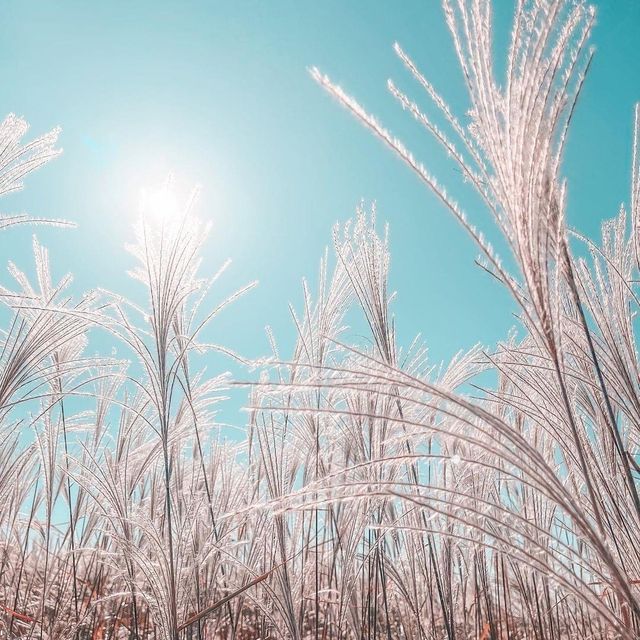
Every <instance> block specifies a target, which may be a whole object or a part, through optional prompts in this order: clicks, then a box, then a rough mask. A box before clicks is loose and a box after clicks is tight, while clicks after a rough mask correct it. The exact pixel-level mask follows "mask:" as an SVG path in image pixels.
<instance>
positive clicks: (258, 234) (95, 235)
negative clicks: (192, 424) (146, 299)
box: [0, 0, 640, 368]
mask: <svg viewBox="0 0 640 640" xmlns="http://www.w3.org/2000/svg"><path fill="white" fill-rule="evenodd" d="M496 4H497V5H498V15H497V21H498V29H499V30H501V31H500V33H501V34H502V39H503V40H504V36H506V29H507V25H508V21H509V19H510V11H511V5H512V3H511V2H509V1H508V0H499V1H498V2H496ZM596 5H597V6H598V25H597V27H596V29H595V32H594V37H593V43H594V44H595V45H596V47H597V52H596V57H595V61H594V64H593V66H592V69H591V73H590V76H589V78H588V81H587V84H586V87H585V90H584V93H583V95H582V99H581V104H580V106H579V108H578V111H577V113H576V115H575V120H574V125H573V130H572V133H571V138H570V144H569V146H568V155H567V161H566V166H565V173H566V175H568V177H569V179H570V197H569V219H570V222H571V224H573V225H575V226H577V227H578V228H579V229H581V230H582V231H584V232H586V233H588V234H592V235H593V234H595V233H597V229H598V226H599V222H600V221H601V220H602V219H603V218H605V217H610V216H612V215H614V214H615V213H616V211H617V208H618V206H619V203H620V202H621V201H623V200H625V201H626V200H627V199H628V192H629V173H630V145H631V130H632V112H633V105H634V102H635V101H637V100H639V99H640V48H638V46H637V42H638V41H640V2H638V1H637V0H616V1H615V2H614V1H605V0H601V1H600V2H596ZM396 40H397V41H399V42H400V43H401V44H402V46H403V47H404V48H405V50H406V51H408V52H409V53H410V54H411V55H412V56H413V58H414V59H415V61H416V62H417V63H418V65H419V66H420V68H421V69H422V71H423V72H424V73H425V74H426V75H427V76H428V77H429V78H430V79H431V80H432V81H433V83H434V84H435V85H436V87H437V88H438V89H439V90H440V91H441V93H442V94H443V95H444V96H445V97H446V98H447V99H448V100H449V101H450V103H451V105H452V107H453V108H454V110H457V111H458V112H461V111H463V110H464V109H465V107H466V102H465V97H464V92H463V90H462V80H461V77H460V73H459V70H458V67H457V64H456V62H455V59H454V53H453V50H452V46H451V44H450V41H449V36H448V32H447V30H446V27H445V24H444V20H443V16H442V12H441V8H440V3H439V2H437V1H436V0H429V1H425V0H422V1H416V0H404V1H403V2H390V1H388V2H387V1H385V2H383V1H375V2H371V1H363V0H350V1H347V0H343V1H341V2H339V1H337V0H326V1H323V2H311V1H295V2H294V1H292V0H286V1H285V0H274V1H270V2H267V1H264V2H257V1H251V2H249V1H244V2H242V1H241V2H215V1H212V0H210V1H207V2H193V1H190V0H183V1H180V2H178V1H175V2H167V1H164V0H148V1H142V0H140V1H137V2H124V1H122V0H110V1H108V2H106V1H105V2H86V1H72V0H59V1H58V2H44V1H42V2H31V1H27V0H22V1H17V0H16V1H11V0H8V1H6V2H3V3H2V4H0V65H1V73H2V76H1V77H2V88H1V89H0V95H1V109H2V110H3V111H4V112H9V111H13V112H15V113H17V114H19V115H24V116H25V117H26V118H27V119H28V120H29V121H30V122H31V123H32V129H31V132H30V135H35V134H40V133H43V132H45V131H47V130H49V129H50V128H51V127H53V126H54V125H58V124H59V125H61V126H62V127H63V133H62V137H61V146H62V147H63V148H64V154H63V156H62V157H60V158H59V159H57V160H56V161H54V163H52V164H50V165H49V166H47V167H45V168H44V169H42V170H41V171H39V172H38V174H37V175H34V176H32V177H31V178H30V179H29V180H28V183H27V188H26V190H25V191H24V192H23V193H21V194H18V195H15V196H11V197H9V198H5V199H4V200H3V201H2V202H1V203H0V209H1V210H2V211H5V212H15V211H18V210H26V211H28V212H30V213H32V214H35V215H44V216H52V217H63V218H67V219H71V220H73V221H75V222H76V223H77V224H78V229H76V230H72V231H63V230H56V229H46V228H39V229H37V230H36V231H37V234H38V237H39V238H40V240H41V241H42V242H43V243H44V244H45V245H47V246H48V247H49V248H50V252H51V258H52V262H53V266H54V273H56V274H57V275H62V274H64V273H66V272H67V271H72V272H74V273H75V274H76V286H77V287H78V290H83V289H88V288H92V287H96V286H100V287H106V288H109V289H112V290H116V291H118V292H121V293H125V294H128V293H132V294H133V295H136V294H137V289H135V288H133V287H132V285H131V283H130V282H129V280H128V278H127V276H126V274H125V271H126V269H127V268H128V267H129V266H131V259H130V257H129V255H128V254H127V253H126V252H125V250H124V248H123V245H124V244H125V242H127V241H128V240H130V238H131V223H132V222H133V220H134V218H135V211H136V206H137V200H138V192H139V188H140V187H141V186H144V185H149V184H154V183H158V182H160V181H162V180H163V178H164V176H165V175H166V174H167V173H168V172H169V171H173V172H174V173H175V174H176V176H177V178H178V180H179V182H180V183H182V184H183V185H184V186H185V188H187V189H188V188H189V186H190V185H191V184H192V183H195V182H198V183H200V184H201V185H202V186H203V194H202V198H201V200H200V205H199V213H200V214H201V216H202V217H204V218H210V219H211V220H212V221H213V223H214V227H213V231H212V235H211V237H210V239H209V242H208V244H207V256H206V261H205V270H207V271H209V272H211V273H213V272H214V271H215V270H216V268H217V266H218V265H219V264H220V263H222V261H223V260H224V259H226V258H227V257H230V258H232V259H233V265H232V267H231V269H230V271H229V272H228V275H227V276H226V277H225V280H224V283H223V284H222V285H221V287H220V292H221V295H223V294H224V293H226V292H228V291H230V290H231V289H232V288H234V287H235V286H238V285H241V284H243V283H245V282H248V281H250V280H253V279H259V280H260V286H259V287H258V289H256V290H254V291H253V292H252V293H251V294H249V295H248V296H247V297H246V298H245V299H243V300H242V301H240V302H238V303H237V304H235V305H234V306H233V307H232V308H230V309H228V310H227V311H226V312H225V315H224V317H221V318H220V319H219V321H217V323H216V324H215V325H213V326H212V332H211V336H210V337H212V338H213V339H215V340H216V341H218V342H223V343H226V344H228V345H229V346H230V347H232V348H234V349H236V350H238V351H240V352H242V353H244V354H246V355H248V356H257V355H260V354H264V353H266V351H267V342H266V340H265V338H264V332H263V328H264V326H265V325H266V324H271V325H273V326H274V328H275V332H276V336H277V338H278V339H279V341H281V342H282V344H283V345H290V344H291V341H292V339H293V336H294V334H293V327H292V324H291V322H290V320H289V315H288V310H287V304H288V303H289V302H293V303H294V304H299V302H300V299H301V296H300V280H301V278H302V277H303V276H307V277H309V278H311V279H312V280H314V279H315V274H316V271H317V264H318V260H319V258H320V255H321V253H322V251H323V248H324V246H325V245H327V244H328V243H329V242H330V240H331V233H330V232H331V227H332V225H333V224H334V223H335V222H336V221H343V220H346V219H347V218H348V217H350V216H351V215H352V214H353V212H354V209H355V207H356V205H357V204H358V202H359V201H360V199H361V198H364V199H365V200H366V201H372V200H375V201H377V206H378V216H379V219H380V221H388V222H389V223H390V226H391V247H392V287H393V288H394V289H397V290H398V300H397V303H396V305H395V311H396V315H397V319H398V331H399V337H400V341H401V342H403V343H405V344H408V343H409V342H410V340H411V338H412V337H413V336H414V335H415V334H416V333H418V332H422V333H423V336H424V338H425V340H426V342H427V343H428V345H429V348H430V351H431V354H432V358H433V359H434V360H435V361H440V360H442V359H447V358H449V357H450V356H451V355H452V354H453V353H455V351H457V350H458V349H459V348H462V347H469V346H471V345H473V344H474V343H476V342H478V341H480V342H482V343H484V344H492V343H495V342H496V341H497V340H499V339H500V338H502V337H504V336H505V335H506V332H507V331H508V329H509V328H510V327H511V326H512V325H513V318H512V317H511V315H510V311H511V305H510V304H509V301H508V299H507V298H506V296H505V294H504V293H503V292H501V291H500V289H499V287H498V285H496V283H495V282H493V281H492V280H491V279H490V278H489V277H488V276H486V275H485V274H483V273H482V272H481V271H480V270H479V269H478V268H477V267H475V266H474V264H473V261H474V258H475V257H476V251H475V250H474V248H473V246H472V245H471V243H470V242H469V241H468V240H467V238H466V237H465V235H464V234H463V232H462V231H461V230H460V229H459V228H458V227H457V226H456V224H455V223H454V222H453V221H452V220H451V219H450V218H449V217H448V215H447V213H446V212H445V211H444V210H443V208H442V207H441V206H440V205H439V204H438V203H437V202H436V200H435V199H434V198H433V197H432V196H431V194H429V193H428V192H427V191H426V190H425V189H424V187H423V186H422V185H421V184H420V183H418V181H417V180H416V178H415V177H414V176H413V175H412V174H411V173H410V172H409V171H408V170H407V169H406V168H405V167H404V166H403V165H401V164H400V162H399V161H398V160H397V159H396V158H395V157H394V156H392V154H391V153H390V152H388V151H387V150H386V149H385V148H383V147H382V145H381V144H380V143H379V142H378V141H377V140H375V139H374V138H373V137H372V136H371V135H370V134H369V133H368V132H366V131H365V130H364V129H363V128H362V127H361V126H360V125H359V124H358V123H356V122H355V121H354V120H353V119H352V117H351V116H350V115H349V114H347V113H346V112H345V111H344V110H342V109H341V108H339V107H338V105H337V104H335V103H334V102H333V101H332V100H331V99H329V98H328V97H327V96H326V95H324V94H323V92H322V91H321V90H320V89H319V88H318V87H317V86H316V85H315V84H314V83H313V82H312V81H311V79H310V78H309V75H308V73H307V68H308V67H309V66H311V65H317V66H319V67H320V68H321V69H322V70H323V71H325V72H327V73H328V74H329V75H330V76H331V77H332V78H333V79H334V80H337V81H338V82H340V83H341V84H342V85H343V86H344V87H345V88H346V89H348V90H349V91H350V92H351V93H352V94H354V95H355V96H356V97H357V98H358V99H360V100H361V102H362V103H363V104H364V105H365V106H366V107H367V108H368V109H369V110H370V111H372V112H374V113H376V114H377V115H378V116H379V117H380V118H381V119H382V121H383V122H384V123H385V124H386V125H387V126H388V127H389V128H390V129H391V130H392V131H394V132H395V133H397V134H399V135H400V136H401V137H403V138H405V141H406V142H408V143H411V144H410V145H409V146H411V147H413V148H414V150H415V151H416V153H417V155H419V156H420V158H421V159H422V160H423V161H424V162H425V164H426V165H427V166H429V167H430V168H431V169H432V170H433V173H434V174H435V175H436V176H438V177H439V178H440V179H441V181H442V182H444V183H445V184H446V185H447V187H448V189H449V190H450V191H454V192H457V191H458V189H459V187H460V186H461V184H460V179H459V174H458V173H456V172H455V171H454V170H453V169H452V166H451V165H450V164H449V163H448V162H447V161H446V160H445V158H444V157H443V154H442V153H441V152H440V151H439V150H438V149H437V147H436V146H435V144H434V143H432V142H431V141H430V140H429V139H428V138H427V137H426V136H425V135H424V134H423V133H422V132H421V131H420V130H419V129H418V128H417V127H416V126H415V125H414V123H412V122H411V121H410V118H409V117H408V116H407V115H406V114H404V113H403V112H402V111H401V109H400V108H399V107H398V106H397V105H396V103H395V102H394V101H393V99H392V98H391V96H390V95H389V94H388V92H387V91H386V86H385V83H386V79H387V78H388V77H393V78H394V79H395V80H396V81H397V82H398V84H399V85H400V86H401V87H403V88H406V89H408V90H410V93H412V94H413V95H416V96H420V91H419V88H418V87H416V86H415V84H414V83H413V82H412V80H411V79H410V78H409V76H408V74H407V73H406V72H405V71H404V69H403V68H402V65H401V63H400V62H399V61H398V60H397V59H396V57H395V56H394V54H393V52H392V49H391V47H392V44H393V42H394V41H396ZM462 193H464V190H463V192H462ZM460 200H461V201H462V202H463V203H465V204H468V205H469V207H470V208H471V209H470V210H468V214H469V216H470V218H471V219H472V220H474V221H475V222H476V223H477V224H478V225H479V226H481V227H483V228H484V229H485V230H487V231H489V234H488V235H489V236H490V237H495V235H494V236H492V234H491V233H490V230H491V225H490V221H489V219H488V216H487V214H486V213H485V212H484V211H481V210H480V211H476V210H474V209H473V205H474V204H475V201H474V200H473V199H470V198H466V196H464V195H463V196H461V197H460ZM32 233H33V229H22V230H13V231H10V232H7V233H3V234H2V235H0V250H1V256H2V261H3V262H6V260H8V259H12V260H14V261H15V262H17V263H18V264H19V265H20V266H23V267H25V268H26V267H27V266H28V265H29V263H30V261H31V255H30V238H31V234H32ZM0 277H1V278H4V281H5V282H6V281H7V279H8V276H6V272H5V276H2V275H1V274H0ZM213 366H214V368H215V367H217V366H218V363H214V364H213ZM219 366H225V367H226V366H227V365H226V364H224V363H220V365H219Z"/></svg>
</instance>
